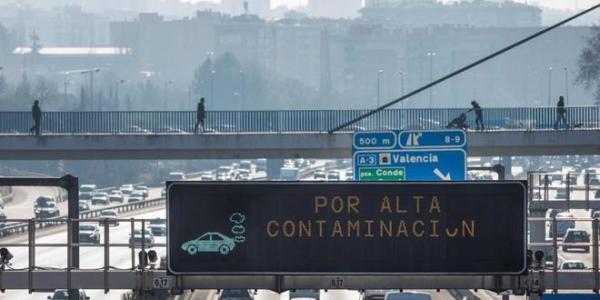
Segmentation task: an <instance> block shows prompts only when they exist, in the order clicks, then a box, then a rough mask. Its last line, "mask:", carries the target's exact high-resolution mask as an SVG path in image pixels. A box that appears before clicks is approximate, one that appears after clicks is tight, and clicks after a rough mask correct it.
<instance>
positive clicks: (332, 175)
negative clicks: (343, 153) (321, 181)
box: [327, 171, 340, 181]
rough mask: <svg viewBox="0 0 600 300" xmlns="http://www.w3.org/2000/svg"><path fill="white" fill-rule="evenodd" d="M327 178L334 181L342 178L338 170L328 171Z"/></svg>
mask: <svg viewBox="0 0 600 300" xmlns="http://www.w3.org/2000/svg"><path fill="white" fill-rule="evenodd" d="M327 180H332V181H338V180H340V173H339V172H338V171H329V172H327Z"/></svg>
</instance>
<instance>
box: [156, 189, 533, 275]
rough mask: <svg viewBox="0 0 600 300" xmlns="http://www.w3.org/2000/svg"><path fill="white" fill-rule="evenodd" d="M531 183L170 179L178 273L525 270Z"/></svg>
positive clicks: (171, 246)
mask: <svg viewBox="0 0 600 300" xmlns="http://www.w3.org/2000/svg"><path fill="white" fill-rule="evenodd" d="M525 215H526V187H525V184H524V183H522V182H517V181H506V182H337V183H331V182H329V183H328V182H170V183H168V184H167V219H168V238H167V243H168V250H167V251H168V255H167V258H168V270H169V273H170V274H176V275H186V274H216V275H219V274H220V275H244V274H249V275H253V274H259V275H268V274H273V275H276V274H283V275H287V274H291V275H294V274H316V275H319V274H346V275H352V274H357V275H361V274H373V275H377V274H382V275H393V274H407V273H408V274H413V273H414V274H420V273H426V274H520V273H522V272H523V271H524V270H525V256H526V241H525V237H526V235H525V232H526V223H525V222H526V216H525Z"/></svg>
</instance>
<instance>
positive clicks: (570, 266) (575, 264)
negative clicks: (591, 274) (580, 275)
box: [559, 259, 587, 270]
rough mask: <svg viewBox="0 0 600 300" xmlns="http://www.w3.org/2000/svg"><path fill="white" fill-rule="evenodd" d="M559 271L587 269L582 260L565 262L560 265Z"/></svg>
mask: <svg viewBox="0 0 600 300" xmlns="http://www.w3.org/2000/svg"><path fill="white" fill-rule="evenodd" d="M559 269H561V270H585V269H587V267H586V266H585V264H584V263H583V261H581V260H575V259H573V260H565V261H563V262H562V263H560V267H559Z"/></svg>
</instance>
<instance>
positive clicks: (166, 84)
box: [164, 80, 173, 111]
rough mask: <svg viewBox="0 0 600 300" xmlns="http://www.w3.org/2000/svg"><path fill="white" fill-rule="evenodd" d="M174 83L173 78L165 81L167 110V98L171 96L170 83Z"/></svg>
mask: <svg viewBox="0 0 600 300" xmlns="http://www.w3.org/2000/svg"><path fill="white" fill-rule="evenodd" d="M170 84H173V80H167V81H165V105H164V110H165V111H167V99H168V98H169V85H170Z"/></svg>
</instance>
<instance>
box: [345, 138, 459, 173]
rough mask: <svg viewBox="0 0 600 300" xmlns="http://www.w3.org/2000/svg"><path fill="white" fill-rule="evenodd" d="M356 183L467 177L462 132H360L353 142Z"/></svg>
mask: <svg viewBox="0 0 600 300" xmlns="http://www.w3.org/2000/svg"><path fill="white" fill-rule="evenodd" d="M352 153H353V163H354V179H355V180H357V181H415V180H420V181H440V180H442V181H449V180H465V179H466V176H467V136H466V134H465V132H464V131H462V130H455V129H448V130H404V131H359V132H356V133H354V136H353V139H352Z"/></svg>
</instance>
